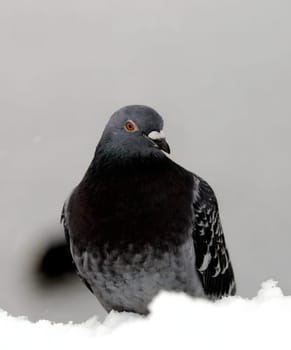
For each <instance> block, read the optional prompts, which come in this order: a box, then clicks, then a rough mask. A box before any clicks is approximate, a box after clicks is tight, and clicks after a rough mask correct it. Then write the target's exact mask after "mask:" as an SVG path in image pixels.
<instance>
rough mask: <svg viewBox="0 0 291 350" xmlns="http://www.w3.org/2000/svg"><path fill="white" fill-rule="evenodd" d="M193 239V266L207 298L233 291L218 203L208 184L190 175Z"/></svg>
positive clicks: (233, 282) (233, 284)
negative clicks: (194, 255)
mask: <svg viewBox="0 0 291 350" xmlns="http://www.w3.org/2000/svg"><path fill="white" fill-rule="evenodd" d="M193 208H194V223H193V241H194V247H195V253H196V268H197V271H198V273H199V276H200V278H201V282H202V285H203V288H204V291H205V294H206V295H207V296H209V297H210V298H214V299H216V298H221V297H223V296H227V295H234V294H235V292H236V285H235V279H234V273H233V269H232V265H231V262H230V258H229V254H228V251H227V248H226V244H225V239H224V234H223V229H222V225H221V221H220V217H219V210H218V204H217V200H216V197H215V194H214V192H213V190H212V188H211V187H210V186H209V185H208V183H207V182H206V181H204V180H203V179H201V178H200V177H198V176H196V175H194V194H193Z"/></svg>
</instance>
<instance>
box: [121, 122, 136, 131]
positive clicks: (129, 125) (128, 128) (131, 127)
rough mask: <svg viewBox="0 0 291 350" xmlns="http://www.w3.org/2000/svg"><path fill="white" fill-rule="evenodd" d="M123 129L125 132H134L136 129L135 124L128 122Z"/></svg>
mask: <svg viewBox="0 0 291 350" xmlns="http://www.w3.org/2000/svg"><path fill="white" fill-rule="evenodd" d="M124 127H125V129H126V130H127V131H134V130H135V129H136V126H135V124H134V123H133V122H132V121H130V120H128V121H127V122H126V123H125V125H124Z"/></svg>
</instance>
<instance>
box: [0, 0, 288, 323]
mask: <svg viewBox="0 0 291 350" xmlns="http://www.w3.org/2000/svg"><path fill="white" fill-rule="evenodd" d="M290 11H291V3H290V1H289V0H288V1H287V0H286V1H283V0H273V1H270V0H244V1H239V0H228V1H227V0H220V1H217V0H200V1H199V0H195V1H186V0H179V1H177V0H176V1H169V0H167V1H162V0H147V1H136V0H123V1H112V0H98V1H96V0H94V1H93V0H92V1H89V0H79V1H76V0H70V1H69V0H50V1H48V0H47V1H39V0H30V1H28V0H26V1H24V0H9V1H8V0H7V1H3V0H1V2H0V45H1V53H0V63H1V64H0V120H1V127H0V164H1V169H0V170H1V171H0V194H1V195H0V209H1V210H0V275H1V289H0V307H1V308H4V309H6V310H8V311H9V312H11V313H13V314H15V315H19V314H25V315H28V316H29V317H30V318H31V319H38V318H44V317H46V318H49V319H52V320H62V321H65V320H69V319H74V320H84V319H86V318H87V317H89V316H90V315H93V314H96V313H97V314H98V315H101V316H102V315H103V313H102V310H101V309H100V307H99V306H98V305H97V303H96V301H95V299H94V298H93V297H92V296H91V295H90V293H89V292H88V291H87V289H86V288H85V287H83V286H82V285H81V283H79V281H78V280H77V279H76V280H75V281H67V283H64V284H63V285H60V286H58V287H56V288H40V287H39V286H38V285H37V283H35V281H34V278H33V276H32V272H31V271H32V270H33V266H34V264H35V261H36V260H37V259H38V257H39V254H40V253H41V251H42V249H43V248H44V246H45V245H46V243H48V242H50V241H52V240H53V239H54V238H55V237H57V236H58V235H60V234H61V233H60V232H61V231H60V227H59V224H58V220H59V214H60V210H61V207H62V203H63V201H64V199H65V198H66V196H67V195H68V194H69V192H70V190H71V189H72V187H73V186H74V185H75V184H76V183H77V182H78V181H79V180H80V178H81V177H82V175H83V173H84V171H85V170H86V167H87V166H88V164H89V161H90V160H91V158H92V155H93V152H94V148H95V145H96V143H97V141H98V139H99V137H100V134H101V132H102V129H103V127H104V125H105V123H106V121H107V119H108V117H109V116H110V115H111V114H112V113H113V112H114V111H115V110H116V109H117V108H119V107H121V106H123V105H127V104H133V103H134V104H136V103H141V104H147V105H150V106H152V107H154V108H156V109H157V111H158V112H159V113H160V114H161V115H162V116H164V119H165V131H166V133H167V138H168V141H169V143H170V145H171V148H172V158H173V159H174V160H176V161H177V162H178V163H180V164H182V165H184V166H185V167H186V168H188V169H190V170H192V171H194V172H196V173H198V174H199V175H201V176H203V177H205V178H206V179H207V180H208V181H209V182H210V183H211V185H212V186H213V187H214V189H215V191H216V193H217V196H218V198H219V203H220V208H221V216H222V220H223V224H224V230H225V234H226V238H227V242H228V246H229V249H230V253H231V256H232V260H233V264H234V268H235V272H236V277H237V282H238V292H239V294H240V295H242V296H248V297H251V296H253V295H255V294H256V291H257V290H258V288H259V286H260V283H261V282H262V281H264V280H266V279H267V278H271V277H272V278H274V279H276V280H278V281H279V285H280V286H281V288H282V289H283V291H284V293H285V294H288V293H290V292H291V280H290V275H289V267H290V263H291V254H290V243H291V238H290V224H289V218H290V214H289V211H290V194H291V193H290V192H291V187H290V185H291V166H290V146H291V139H290V131H291V130H290V128H291V121H290V112H291V106H290V88H291V71H290V67H291V63H290V62H291V49H290V34H291V13H290ZM65 282H66V281H65Z"/></svg>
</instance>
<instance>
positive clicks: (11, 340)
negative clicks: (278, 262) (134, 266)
mask: <svg viewBox="0 0 291 350" xmlns="http://www.w3.org/2000/svg"><path fill="white" fill-rule="evenodd" d="M151 311H152V312H151V315H150V316H149V317H145V318H144V317H141V316H137V315H133V314H129V313H116V312H111V313H110V314H109V315H108V316H107V318H106V319H105V321H104V322H102V323H100V322H99V321H98V319H97V318H92V319H90V320H88V321H87V322H85V323H83V324H72V323H68V324H57V323H55V324H53V323H51V322H48V321H39V322H37V323H32V322H30V321H28V320H26V319H25V318H23V317H18V318H15V317H12V316H9V315H8V314H7V313H6V312H4V311H0V330H1V336H0V349H16V348H23V347H24V348H29V349H31V350H34V349H37V350H39V349H42V350H45V349H54V350H55V349H62V350H63V349H70V350H73V349H82V350H84V349H127V350H130V349H155V348H157V349H163V348H165V349H178V350H180V349H203V350H204V349H232V350H234V349H244V350H246V349H262V348H264V349H266V348H267V349H268V348H273V349H280V350H281V349H290V347H291V344H290V343H291V341H290V335H289V334H290V316H291V297H289V296H283V293H282V291H281V289H280V288H279V287H277V285H276V283H275V282H273V281H267V282H264V283H263V285H262V288H261V290H260V291H259V292H258V295H257V296H256V297H255V298H253V299H251V300H249V299H243V298H241V297H230V298H225V299H223V300H220V301H218V302H215V303H213V302H209V301H204V300H197V299H191V298H189V297H188V296H186V295H184V294H175V293H165V292H164V293H161V294H160V295H159V296H158V297H157V298H156V299H155V300H154V302H153V303H152V305H151Z"/></svg>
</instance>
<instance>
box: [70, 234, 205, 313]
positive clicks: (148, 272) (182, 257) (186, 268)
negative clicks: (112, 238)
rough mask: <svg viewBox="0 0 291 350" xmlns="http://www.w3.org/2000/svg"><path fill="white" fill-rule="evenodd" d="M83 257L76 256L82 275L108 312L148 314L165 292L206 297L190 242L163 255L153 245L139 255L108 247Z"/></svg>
mask: <svg viewBox="0 0 291 350" xmlns="http://www.w3.org/2000/svg"><path fill="white" fill-rule="evenodd" d="M79 253H80V252H78V251H75V254H74V256H75V263H76V265H77V268H78V270H79V273H80V274H81V276H82V277H83V278H85V279H86V281H87V282H88V283H89V285H90V286H91V288H92V289H93V291H94V294H95V295H96V296H97V298H98V299H99V301H100V302H101V303H102V304H103V306H104V307H105V308H106V309H107V310H108V311H109V310H111V309H115V310H118V311H132V312H138V313H141V314H146V313H147V310H148V309H147V307H148V304H149V303H150V302H151V300H152V299H153V298H154V296H155V295H156V294H157V293H158V292H159V291H161V290H170V291H183V292H186V293H188V294H190V295H192V296H198V297H202V296H203V295H204V293H203V288H202V286H201V283H200V280H199V277H198V275H197V273H196V270H195V269H194V266H195V254H194V247H193V242H192V240H190V239H189V240H188V241H186V242H185V243H183V244H182V245H180V246H178V247H176V248H175V249H172V248H170V247H169V250H168V251H163V252H161V251H159V250H158V249H156V247H153V246H151V245H147V246H145V247H144V250H142V251H140V250H139V251H138V252H137V251H136V249H135V246H134V245H132V244H130V245H128V246H127V247H126V248H124V249H123V250H122V251H119V250H111V249H110V248H109V246H106V245H105V246H103V247H102V248H98V249H95V250H94V251H90V250H88V251H85V252H83V253H81V254H79Z"/></svg>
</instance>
